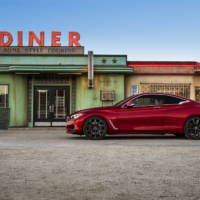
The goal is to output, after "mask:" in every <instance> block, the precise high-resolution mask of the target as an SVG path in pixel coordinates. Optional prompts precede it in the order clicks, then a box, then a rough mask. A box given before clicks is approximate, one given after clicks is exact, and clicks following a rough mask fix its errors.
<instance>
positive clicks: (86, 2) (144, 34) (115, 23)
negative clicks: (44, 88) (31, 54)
mask: <svg viewBox="0 0 200 200" xmlns="http://www.w3.org/2000/svg"><path fill="white" fill-rule="evenodd" d="M0 31H9V32H11V33H12V35H13V37H14V43H13V45H16V35H17V31H23V32H24V41H25V42H24V43H25V45H27V36H28V31H34V32H35V33H36V34H38V35H39V32H40V31H44V32H45V45H48V46H49V45H51V37H50V36H51V32H52V31H60V32H62V36H61V43H62V45H63V46H66V45H67V44H68V32H70V31H77V32H79V33H80V34H81V39H80V43H81V45H82V46H84V47H85V53H87V51H89V50H92V51H94V53H95V54H126V55H128V60H132V61H135V60H137V61H138V60H141V61H142V60H147V61H148V60H154V61H156V60H158V61H159V60H164V61H170V60H172V61H174V60H178V61H179V60H180V61H183V60H185V61H200V0H0Z"/></svg>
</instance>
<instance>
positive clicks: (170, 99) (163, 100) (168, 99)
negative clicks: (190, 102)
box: [158, 95, 185, 104]
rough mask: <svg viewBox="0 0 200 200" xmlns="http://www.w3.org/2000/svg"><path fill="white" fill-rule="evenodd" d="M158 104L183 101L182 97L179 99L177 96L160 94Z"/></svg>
mask: <svg viewBox="0 0 200 200" xmlns="http://www.w3.org/2000/svg"><path fill="white" fill-rule="evenodd" d="M158 99H159V101H160V104H179V103H181V102H183V101H185V100H184V99H180V98H177V97H171V96H165V95H160V96H159V97H158Z"/></svg>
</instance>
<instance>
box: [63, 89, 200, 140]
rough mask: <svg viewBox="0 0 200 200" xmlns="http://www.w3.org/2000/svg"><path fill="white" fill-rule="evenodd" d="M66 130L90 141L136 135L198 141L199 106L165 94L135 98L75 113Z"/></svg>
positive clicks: (142, 95) (196, 103)
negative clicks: (164, 135)
mask: <svg viewBox="0 0 200 200" xmlns="http://www.w3.org/2000/svg"><path fill="white" fill-rule="evenodd" d="M66 129H67V133H71V134H80V135H82V134H84V135H85V136H87V137H88V138H89V139H103V138H104V137H105V135H107V134H108V135H114V134H139V133H145V134H147V133H150V134H165V133H172V134H175V135H176V136H186V137H187V138H190V139H200V103H198V102H196V101H193V100H190V99H186V98H183V97H179V96H174V95H168V94H161V93H144V94H138V95H136V96H131V97H128V98H127V99H125V100H122V101H120V102H119V103H117V104H115V105H113V106H105V107H97V108H90V109H85V110H80V111H78V112H75V113H73V114H71V115H69V116H68V117H67V126H66Z"/></svg>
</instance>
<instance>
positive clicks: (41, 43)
mask: <svg viewBox="0 0 200 200" xmlns="http://www.w3.org/2000/svg"><path fill="white" fill-rule="evenodd" d="M34 41H35V42H37V43H38V45H39V46H40V47H43V46H44V32H40V38H38V37H37V36H36V35H35V33H34V32H29V40H28V45H29V46H30V47H32V46H33V42H34Z"/></svg>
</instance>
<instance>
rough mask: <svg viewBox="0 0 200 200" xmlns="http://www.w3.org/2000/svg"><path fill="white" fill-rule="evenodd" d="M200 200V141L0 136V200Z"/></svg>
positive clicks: (34, 133)
mask: <svg viewBox="0 0 200 200" xmlns="http://www.w3.org/2000/svg"><path fill="white" fill-rule="evenodd" d="M96 199H98V200H110V199H112V200H118V199H119V200H137V199H142V200H143V199H145V200H146V199H148V200H151V199H152V200H156V199H164V200H165V199H167V200H177V199H178V200H179V199H180V200H185V199H189V200H199V199H200V141H194V140H188V139H184V138H176V137H175V136H170V135H168V136H128V137H107V138H106V139H105V140H101V141H91V140H87V139H85V137H79V136H71V135H67V134H65V131H64V129H62V128H57V129H10V130H8V131H0V200H96Z"/></svg>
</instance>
